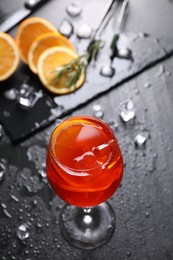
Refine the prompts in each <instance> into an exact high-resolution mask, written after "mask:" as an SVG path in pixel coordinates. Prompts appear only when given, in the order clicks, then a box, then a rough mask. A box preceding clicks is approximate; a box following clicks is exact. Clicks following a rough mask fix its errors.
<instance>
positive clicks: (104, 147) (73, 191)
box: [47, 115, 123, 207]
mask: <svg viewBox="0 0 173 260" xmlns="http://www.w3.org/2000/svg"><path fill="white" fill-rule="evenodd" d="M122 174H123V159H122V155H121V151H120V148H119V145H118V142H117V139H116V137H115V136H114V133H113V131H112V130H111V129H110V127H109V126H108V125H107V124H106V123H105V122H104V121H102V120H100V119H97V118H95V117H92V116H86V115H81V116H75V117H71V118H69V119H67V120H64V121H63V122H62V123H61V124H59V125H58V126H57V127H56V128H55V130H54V131H53V133H52V136H51V139H50V143H49V147H48V153H47V176H48V179H49V183H50V185H51V187H52V188H53V190H54V191H55V193H56V194H57V195H58V196H59V197H60V198H62V199H63V200H64V201H66V202H67V203H68V204H72V205H75V206H78V207H91V206H95V205H98V204H100V203H102V202H104V201H106V200H107V199H108V198H110V197H111V196H112V195H113V193H114V192H115V191H116V189H117V188H118V186H119V184H120V182H121V179H122Z"/></svg>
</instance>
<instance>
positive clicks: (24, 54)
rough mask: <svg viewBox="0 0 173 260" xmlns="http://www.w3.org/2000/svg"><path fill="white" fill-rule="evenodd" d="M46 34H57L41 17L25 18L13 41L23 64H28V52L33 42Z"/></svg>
mask: <svg viewBox="0 0 173 260" xmlns="http://www.w3.org/2000/svg"><path fill="white" fill-rule="evenodd" d="M48 32H57V33H58V31H57V29H56V28H55V27H54V26H53V25H52V24H51V23H50V22H48V21H47V20H45V19H43V18H41V17H30V18H27V19H25V20H24V21H23V22H22V23H21V24H20V25H19V26H18V28H17V31H16V36H15V40H16V44H17V46H18V48H19V52H20V56H21V59H22V60H23V62H25V63H26V64H27V63H28V52H29V49H30V47H31V44H32V43H33V41H34V40H35V39H36V38H37V37H38V36H40V35H41V34H44V33H48Z"/></svg>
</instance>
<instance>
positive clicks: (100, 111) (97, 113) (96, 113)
mask: <svg viewBox="0 0 173 260" xmlns="http://www.w3.org/2000/svg"><path fill="white" fill-rule="evenodd" d="M92 109H93V111H94V112H93V115H94V116H96V117H98V118H103V116H104V109H103V107H102V106H101V105H99V104H95V105H93V107H92Z"/></svg>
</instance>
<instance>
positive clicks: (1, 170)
mask: <svg viewBox="0 0 173 260" xmlns="http://www.w3.org/2000/svg"><path fill="white" fill-rule="evenodd" d="M6 167H7V166H6V161H5V160H4V159H1V160H0V182H1V181H3V180H4V177H5V172H6Z"/></svg>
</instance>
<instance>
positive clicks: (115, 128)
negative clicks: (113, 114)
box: [108, 119, 118, 131]
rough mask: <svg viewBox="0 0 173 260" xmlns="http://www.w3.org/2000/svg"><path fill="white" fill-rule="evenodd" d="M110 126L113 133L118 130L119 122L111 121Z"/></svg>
mask: <svg viewBox="0 0 173 260" xmlns="http://www.w3.org/2000/svg"><path fill="white" fill-rule="evenodd" d="M108 125H109V126H110V128H111V129H112V130H113V131H115V130H117V129H118V123H117V121H116V120H115V119H113V120H109V121H108Z"/></svg>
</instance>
